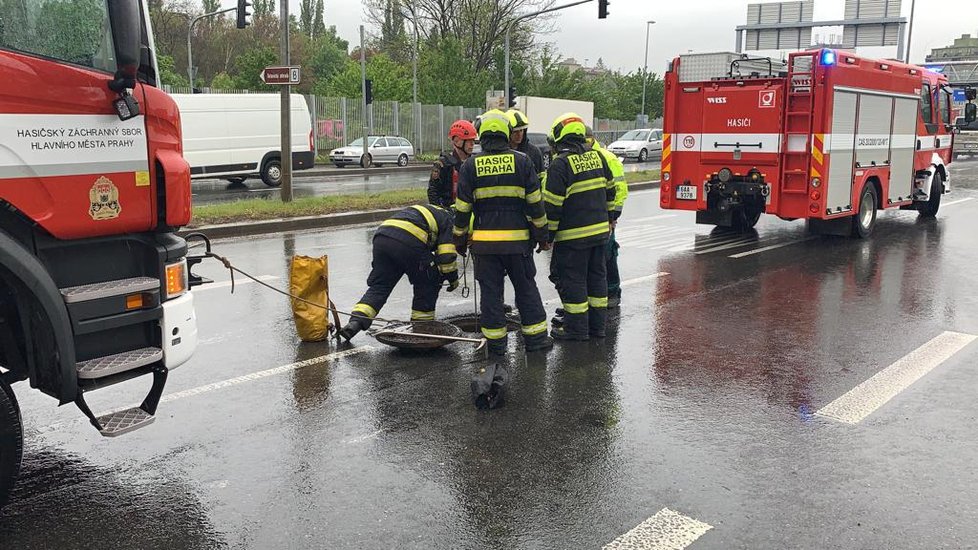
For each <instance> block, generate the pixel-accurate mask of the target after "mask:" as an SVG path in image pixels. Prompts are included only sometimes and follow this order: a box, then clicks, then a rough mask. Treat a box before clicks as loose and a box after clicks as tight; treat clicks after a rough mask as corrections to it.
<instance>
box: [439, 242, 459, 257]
mask: <svg viewBox="0 0 978 550" xmlns="http://www.w3.org/2000/svg"><path fill="white" fill-rule="evenodd" d="M435 254H458V250H455V245H454V244H452V243H448V244H440V245H438V250H436V251H435Z"/></svg>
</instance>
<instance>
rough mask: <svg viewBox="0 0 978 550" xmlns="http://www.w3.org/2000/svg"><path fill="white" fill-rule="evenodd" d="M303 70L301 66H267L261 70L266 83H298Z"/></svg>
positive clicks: (262, 79) (263, 80) (262, 78)
mask: <svg viewBox="0 0 978 550" xmlns="http://www.w3.org/2000/svg"><path fill="white" fill-rule="evenodd" d="M301 77H302V70H301V69H300V68H299V67H265V68H264V69H263V70H262V72H261V81H262V82H264V83H265V84H283V85H285V84H291V85H293V86H294V85H296V84H298V83H299V82H300V81H301V80H302V78H301Z"/></svg>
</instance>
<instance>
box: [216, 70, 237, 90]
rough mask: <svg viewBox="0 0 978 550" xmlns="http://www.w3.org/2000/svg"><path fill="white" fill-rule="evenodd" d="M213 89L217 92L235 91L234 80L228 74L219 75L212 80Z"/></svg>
mask: <svg viewBox="0 0 978 550" xmlns="http://www.w3.org/2000/svg"><path fill="white" fill-rule="evenodd" d="M211 88H213V89H215V90H233V89H234V79H233V78H231V75H229V74H227V73H223V72H222V73H217V74H216V75H214V78H213V79H212V80H211Z"/></svg>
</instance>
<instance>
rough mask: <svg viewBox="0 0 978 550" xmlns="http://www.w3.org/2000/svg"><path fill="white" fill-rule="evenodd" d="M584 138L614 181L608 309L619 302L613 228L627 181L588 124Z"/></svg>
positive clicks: (619, 286) (624, 194)
mask: <svg viewBox="0 0 978 550" xmlns="http://www.w3.org/2000/svg"><path fill="white" fill-rule="evenodd" d="M585 138H586V139H587V143H588V145H589V146H590V147H591V148H592V149H594V150H595V151H597V152H599V153H601V156H602V157H604V159H605V160H606V161H607V162H608V167H609V168H611V175H612V177H613V179H614V182H615V191H616V194H615V202H614V210H615V215H614V220H612V222H611V235H610V236H609V237H608V248H607V249H606V251H605V252H606V254H607V266H608V309H615V308H617V307H618V306H619V304H621V274H620V273H619V272H618V249H619V248H621V245H619V244H618V241H617V240H615V228H616V226H617V225H618V218H619V217H620V216H621V211H622V209H623V208H624V207H625V199H627V198H628V182H627V181H625V166H624V165H623V164H622V163H621V161H620V160H619V159H618V157H617V156H615V154H614V153H612V152H611V151H609V150H607V149H605V148H604V147H602V146H601V143H599V142H598V140H597V139H595V137H594V130H592V129H591V127H590V126H588V127H586V129H585Z"/></svg>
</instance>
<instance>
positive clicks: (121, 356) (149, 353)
mask: <svg viewBox="0 0 978 550" xmlns="http://www.w3.org/2000/svg"><path fill="white" fill-rule="evenodd" d="M161 359H163V350H162V349H160V348H141V349H137V350H132V351H124V352H122V353H116V354H115V355H106V356H105V357H96V358H95V359H89V360H88V361H81V362H79V363H78V365H77V371H78V378H86V379H96V378H105V377H106V376H112V375H113V374H119V373H120V372H126V371H129V370H133V369H138V368H139V367H144V366H146V365H149V364H152V363H155V362H157V361H159V360H161Z"/></svg>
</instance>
